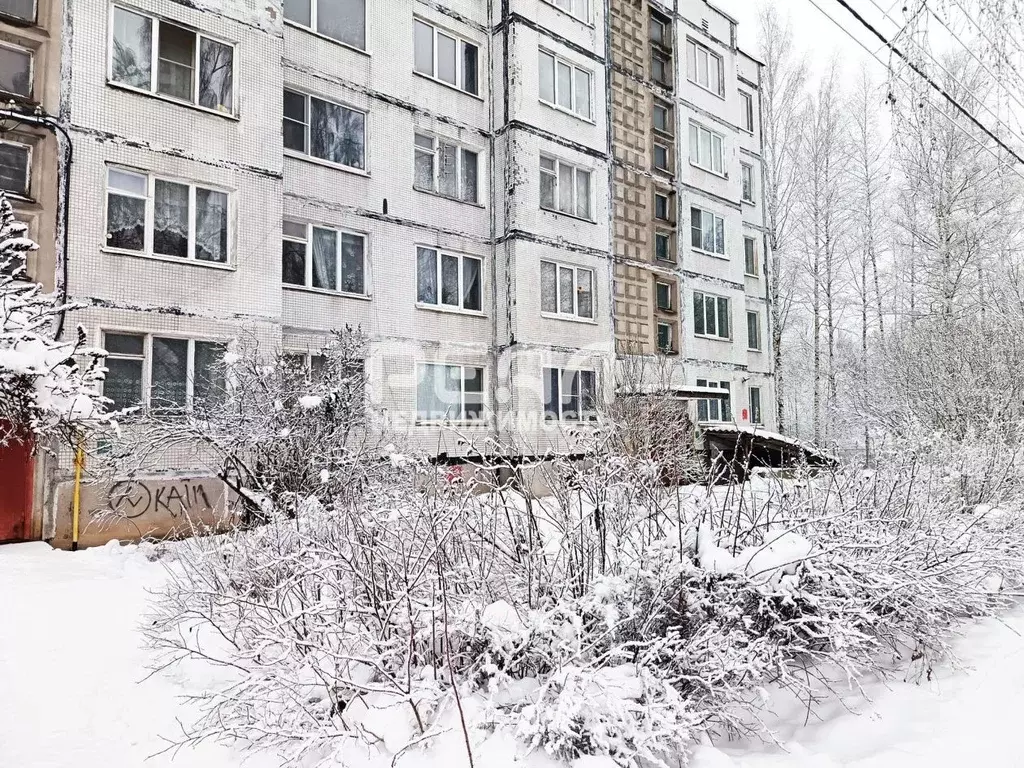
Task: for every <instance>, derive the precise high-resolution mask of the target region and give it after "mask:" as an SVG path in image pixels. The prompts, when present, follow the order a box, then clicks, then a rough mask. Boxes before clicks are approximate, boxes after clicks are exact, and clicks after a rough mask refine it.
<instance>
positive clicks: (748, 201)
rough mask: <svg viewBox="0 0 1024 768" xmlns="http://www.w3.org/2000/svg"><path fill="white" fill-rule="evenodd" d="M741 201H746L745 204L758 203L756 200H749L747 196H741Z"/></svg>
mask: <svg viewBox="0 0 1024 768" xmlns="http://www.w3.org/2000/svg"><path fill="white" fill-rule="evenodd" d="M740 202H741V203H745V204H747V205H757V203H756V202H754V201H753V200H748V199H747V198H745V197H741V198H740Z"/></svg>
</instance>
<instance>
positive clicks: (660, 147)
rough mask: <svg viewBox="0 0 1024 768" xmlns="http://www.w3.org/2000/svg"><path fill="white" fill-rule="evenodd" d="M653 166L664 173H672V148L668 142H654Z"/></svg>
mask: <svg viewBox="0 0 1024 768" xmlns="http://www.w3.org/2000/svg"><path fill="white" fill-rule="evenodd" d="M653 157H654V167H655V168H656V169H657V170H659V171H663V172H665V173H672V149H671V148H670V147H669V145H668V144H663V143H662V142H660V141H656V142H654V149H653Z"/></svg>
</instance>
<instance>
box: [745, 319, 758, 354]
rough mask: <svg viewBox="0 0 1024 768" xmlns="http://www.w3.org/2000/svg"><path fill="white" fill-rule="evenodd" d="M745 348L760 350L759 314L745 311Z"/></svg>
mask: <svg viewBox="0 0 1024 768" xmlns="http://www.w3.org/2000/svg"><path fill="white" fill-rule="evenodd" d="M747 349H751V350H754V351H757V352H760V351H761V316H760V315H759V314H758V313H757V312H751V311H750V310H748V311H747Z"/></svg>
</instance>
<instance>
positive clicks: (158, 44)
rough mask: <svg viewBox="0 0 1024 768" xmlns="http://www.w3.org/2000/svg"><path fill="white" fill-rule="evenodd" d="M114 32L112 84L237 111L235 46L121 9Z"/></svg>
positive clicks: (114, 18) (114, 19) (115, 12)
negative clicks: (235, 98) (235, 99)
mask: <svg viewBox="0 0 1024 768" xmlns="http://www.w3.org/2000/svg"><path fill="white" fill-rule="evenodd" d="M110 34H111V47H110V80H111V81H112V82H115V83H120V84H121V85H127V86H131V87H132V88H138V89H141V90H143V91H147V92H149V93H156V94H160V95H162V96H170V97H171V98H174V99H179V100H181V101H186V102H188V103H190V104H195V105H197V106H200V107H203V108H205V109H210V110H213V111H215V112H224V113H227V114H233V113H234V94H233V90H234V67H235V49H234V46H233V45H230V44H228V43H225V42H222V41H220V40H215V39H213V38H212V37H207V36H206V35H204V34H201V33H199V32H196V31H194V30H191V29H187V28H185V27H180V26H178V25H177V24H172V23H171V22H169V21H165V20H163V19H157V18H155V17H153V16H147V15H145V14H142V13H139V12H138V11H134V10H132V11H129V10H127V9H126V8H121V7H120V6H116V5H115V6H114V7H113V11H112V23H111V33H110Z"/></svg>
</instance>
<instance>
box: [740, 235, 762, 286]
mask: <svg viewBox="0 0 1024 768" xmlns="http://www.w3.org/2000/svg"><path fill="white" fill-rule="evenodd" d="M743 271H744V273H746V274H748V275H753V276H754V277H756V276H757V275H758V274H759V272H758V268H757V240H755V239H754V238H753V237H747V236H746V235H744V236H743Z"/></svg>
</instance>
